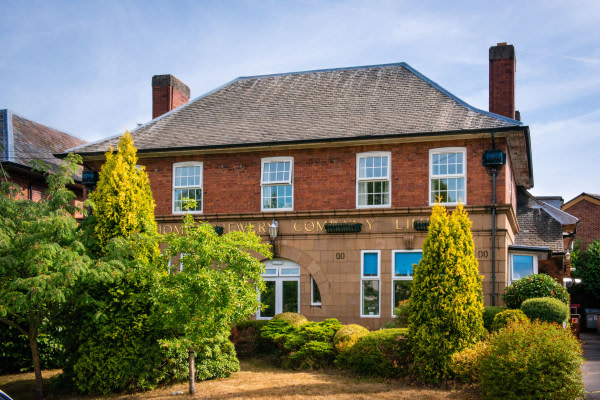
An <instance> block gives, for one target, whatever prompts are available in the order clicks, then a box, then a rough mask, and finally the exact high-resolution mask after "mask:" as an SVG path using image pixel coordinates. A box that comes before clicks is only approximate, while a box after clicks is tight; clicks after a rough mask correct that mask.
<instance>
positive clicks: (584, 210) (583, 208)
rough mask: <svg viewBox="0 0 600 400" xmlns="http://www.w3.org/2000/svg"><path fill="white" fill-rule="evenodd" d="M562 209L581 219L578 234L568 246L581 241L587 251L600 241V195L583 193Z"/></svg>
mask: <svg viewBox="0 0 600 400" xmlns="http://www.w3.org/2000/svg"><path fill="white" fill-rule="evenodd" d="M562 209H563V211H567V212H568V213H569V214H571V215H574V216H576V217H577V218H579V225H578V227H577V232H576V233H575V235H574V236H573V237H572V239H571V240H570V241H569V242H568V243H566V245H567V246H570V244H571V242H575V241H578V240H580V241H581V246H582V248H583V249H586V248H587V247H588V245H589V244H590V243H592V242H593V241H594V240H598V239H600V194H593V193H581V194H580V195H579V196H577V197H575V198H573V199H572V200H570V201H568V202H567V203H565V205H563V207H562Z"/></svg>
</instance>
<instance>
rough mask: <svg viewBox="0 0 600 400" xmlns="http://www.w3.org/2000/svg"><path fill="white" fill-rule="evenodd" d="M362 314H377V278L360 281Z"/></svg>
mask: <svg viewBox="0 0 600 400" xmlns="http://www.w3.org/2000/svg"><path fill="white" fill-rule="evenodd" d="M362 295H363V298H362V312H363V315H379V280H364V281H362Z"/></svg>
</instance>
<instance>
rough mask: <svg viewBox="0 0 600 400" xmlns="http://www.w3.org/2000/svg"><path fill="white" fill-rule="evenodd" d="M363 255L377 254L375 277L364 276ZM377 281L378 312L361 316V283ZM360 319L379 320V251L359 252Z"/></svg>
mask: <svg viewBox="0 0 600 400" xmlns="http://www.w3.org/2000/svg"><path fill="white" fill-rule="evenodd" d="M365 254H377V275H376V276H371V275H368V276H366V275H364V264H365V257H364V255H365ZM375 280H376V281H377V286H378V289H377V290H378V296H377V297H378V299H377V300H378V303H379V304H378V309H379V312H378V313H377V314H374V315H370V314H366V315H365V314H363V301H364V297H363V282H364V281H375ZM359 307H360V317H361V318H381V250H361V251H360V304H359Z"/></svg>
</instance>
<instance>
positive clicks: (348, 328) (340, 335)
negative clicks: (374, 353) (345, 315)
mask: <svg viewBox="0 0 600 400" xmlns="http://www.w3.org/2000/svg"><path fill="white" fill-rule="evenodd" d="M368 333H369V330H368V329H367V328H365V327H364V326H360V325H357V324H350V325H344V326H343V327H342V328H340V330H339V331H337V333H336V334H335V336H334V337H333V345H334V347H335V349H336V350H337V351H338V352H339V353H342V352H344V351H346V350H348V349H349V348H350V347H352V346H354V343H356V341H357V340H358V339H359V338H360V337H362V336H365V335H366V334H368Z"/></svg>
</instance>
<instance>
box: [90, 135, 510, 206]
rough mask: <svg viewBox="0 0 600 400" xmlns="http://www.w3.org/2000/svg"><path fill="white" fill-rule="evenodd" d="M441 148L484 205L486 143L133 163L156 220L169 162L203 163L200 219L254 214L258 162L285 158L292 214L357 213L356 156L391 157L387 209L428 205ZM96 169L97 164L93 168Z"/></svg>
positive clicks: (501, 185) (167, 188)
mask: <svg viewBox="0 0 600 400" xmlns="http://www.w3.org/2000/svg"><path fill="white" fill-rule="evenodd" d="M496 146H497V147H499V148H501V149H502V150H503V151H506V150H507V149H506V143H505V141H504V139H499V138H497V139H496ZM442 147H466V149H467V167H466V168H467V204H469V205H489V204H490V202H491V198H492V184H491V177H490V175H489V173H488V171H487V169H486V168H485V167H483V166H482V165H481V157H482V154H483V152H484V151H485V150H486V149H489V148H491V140H489V139H470V140H451V141H432V142H421V143H403V144H395V145H368V146H366V145H365V146H346V147H321V148H314V149H298V150H286V151H264V152H248V153H230V154H203V155H190V156H165V157H160V158H154V157H153V158H145V159H144V158H140V160H139V163H140V164H142V165H144V166H145V167H146V172H147V173H148V176H149V179H150V185H151V188H152V193H153V195H154V199H155V202H156V210H155V212H156V215H157V216H168V215H172V192H173V164H174V163H178V162H184V161H200V162H202V163H203V213H205V214H213V213H218V214H234V213H252V212H260V211H261V186H260V171H261V160H262V158H264V157H283V156H287V157H293V158H294V173H293V179H294V208H293V210H294V211H327V210H345V209H355V208H356V154H358V153H364V152H371V151H389V152H391V185H392V207H393V208H394V207H427V206H429V150H430V149H436V148H442ZM141 156H143V155H141ZM99 167H100V163H99V162H97V163H95V164H94V165H93V168H94V169H99ZM507 175H508V176H511V177H512V172H511V171H510V169H509V168H508V165H507V166H506V167H505V168H502V170H501V171H500V174H499V176H498V179H497V182H496V188H497V191H498V194H499V195H498V201H499V203H501V202H503V201H504V203H510V196H508V195H506V196H502V195H500V194H501V193H503V190H505V188H506V187H507V183H506V181H507V178H506V177H507ZM511 179H512V178H511Z"/></svg>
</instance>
